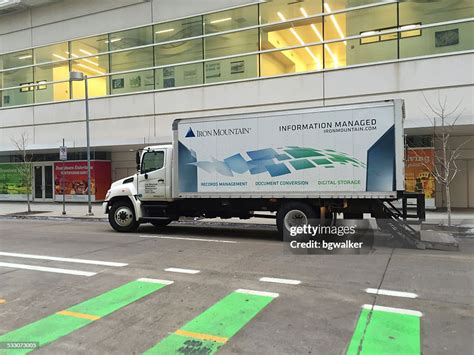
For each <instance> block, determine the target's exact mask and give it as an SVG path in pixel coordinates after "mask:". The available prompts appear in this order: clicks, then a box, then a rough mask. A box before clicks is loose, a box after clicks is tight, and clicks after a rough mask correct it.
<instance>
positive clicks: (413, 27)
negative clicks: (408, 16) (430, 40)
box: [400, 25, 420, 31]
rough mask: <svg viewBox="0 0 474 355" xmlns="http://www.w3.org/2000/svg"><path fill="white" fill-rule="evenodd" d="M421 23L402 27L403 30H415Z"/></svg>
mask: <svg viewBox="0 0 474 355" xmlns="http://www.w3.org/2000/svg"><path fill="white" fill-rule="evenodd" d="M419 27H420V25H406V26H402V27H400V29H401V30H403V31H406V30H414V29H416V28H419Z"/></svg>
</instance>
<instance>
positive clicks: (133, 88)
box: [110, 47, 155, 94]
mask: <svg viewBox="0 0 474 355" xmlns="http://www.w3.org/2000/svg"><path fill="white" fill-rule="evenodd" d="M110 65H111V67H110V68H111V72H112V73H114V72H121V71H127V70H134V69H141V68H150V67H153V48H152V47H149V48H142V49H135V50H131V51H126V52H119V53H113V54H111V59H110ZM153 75H154V74H153V69H151V70H144V71H140V72H133V73H127V74H117V75H113V76H112V77H111V94H122V93H127V92H138V91H146V90H153V89H154V88H155V84H154V83H155V78H154V76H153Z"/></svg>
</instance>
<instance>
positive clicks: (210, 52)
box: [204, 29, 258, 58]
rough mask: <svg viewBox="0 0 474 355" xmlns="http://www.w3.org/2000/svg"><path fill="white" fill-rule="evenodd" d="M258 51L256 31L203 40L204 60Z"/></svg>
mask: <svg viewBox="0 0 474 355" xmlns="http://www.w3.org/2000/svg"><path fill="white" fill-rule="evenodd" d="M257 50H258V29H255V30H247V31H242V32H235V33H227V34H224V35H221V36H211V37H207V38H205V39H204V54H205V58H215V57H223V56H227V55H232V54H239V53H247V52H254V51H257Z"/></svg>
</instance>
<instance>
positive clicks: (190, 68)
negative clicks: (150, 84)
mask: <svg viewBox="0 0 474 355" xmlns="http://www.w3.org/2000/svg"><path fill="white" fill-rule="evenodd" d="M155 75H156V88H157V89H166V88H173V87H179V86H190V85H199V84H202V83H203V64H202V63H197V64H187V65H180V66H171V67H166V68H162V69H157V70H156V74H155Z"/></svg>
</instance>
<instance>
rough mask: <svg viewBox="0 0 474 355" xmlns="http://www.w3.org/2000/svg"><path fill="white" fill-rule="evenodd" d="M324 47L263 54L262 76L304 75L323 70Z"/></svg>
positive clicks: (261, 59) (261, 57) (261, 58)
mask: <svg viewBox="0 0 474 355" xmlns="http://www.w3.org/2000/svg"><path fill="white" fill-rule="evenodd" d="M322 58H323V51H322V46H321V45H318V46H311V47H305V48H298V49H291V50H282V51H276V52H270V53H263V54H261V56H260V61H261V65H260V68H261V69H260V70H261V75H262V76H274V75H282V74H291V73H302V72H306V71H312V70H320V69H322V66H323V63H322Z"/></svg>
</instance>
